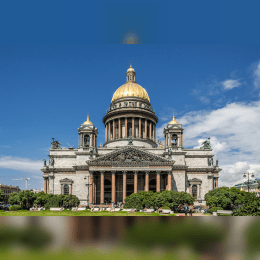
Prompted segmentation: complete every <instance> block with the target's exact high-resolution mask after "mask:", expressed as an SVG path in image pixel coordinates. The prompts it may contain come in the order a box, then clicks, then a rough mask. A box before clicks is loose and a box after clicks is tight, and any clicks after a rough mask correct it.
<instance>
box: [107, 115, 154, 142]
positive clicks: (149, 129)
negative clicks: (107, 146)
mask: <svg viewBox="0 0 260 260" xmlns="http://www.w3.org/2000/svg"><path fill="white" fill-rule="evenodd" d="M130 136H132V137H135V138H144V139H148V138H149V139H152V140H155V137H156V125H155V123H154V122H153V121H151V120H148V119H143V118H140V117H122V118H117V119H113V120H111V121H108V122H107V123H106V130H105V142H108V141H110V140H114V139H120V138H127V137H130Z"/></svg>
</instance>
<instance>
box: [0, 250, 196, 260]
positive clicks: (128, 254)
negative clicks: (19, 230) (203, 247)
mask: <svg viewBox="0 0 260 260" xmlns="http://www.w3.org/2000/svg"><path fill="white" fill-rule="evenodd" d="M1 259H12V260H16V259H17V260H22V259H26V260H35V259H39V260H41V259H42V260H45V259H49V260H66V259H73V260H82V259H93V260H96V259H97V260H100V259H144V260H145V259H147V260H153V259H154V260H157V259H165V260H168V259H173V260H174V259H180V260H182V259H192V260H196V259H201V255H200V254H198V253H195V252H189V250H186V251H184V252H183V251H181V252H178V251H176V252H167V251H162V252H156V251H152V252H151V250H133V249H129V248H122V247H118V248H113V249H112V250H109V251H107V250H97V249H88V250H87V251H74V252H72V251H68V250H63V252H46V251H44V252H41V251H39V252H32V251H28V252H19V253H17V252H15V251H14V252H2V253H1Z"/></svg>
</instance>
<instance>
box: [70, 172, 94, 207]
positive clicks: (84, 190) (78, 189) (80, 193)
mask: <svg viewBox="0 0 260 260" xmlns="http://www.w3.org/2000/svg"><path fill="white" fill-rule="evenodd" d="M89 176H90V174H89V171H76V178H75V182H74V186H75V188H74V192H75V193H73V192H72V194H73V195H76V196H77V197H78V198H79V200H81V202H80V204H87V195H88V187H87V186H86V185H85V184H86V183H88V182H89V178H88V177H89ZM85 177H86V180H85V179H84V178H85ZM72 191H73V188H72Z"/></svg>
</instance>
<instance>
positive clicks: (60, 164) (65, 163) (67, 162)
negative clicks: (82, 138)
mask: <svg viewBox="0 0 260 260" xmlns="http://www.w3.org/2000/svg"><path fill="white" fill-rule="evenodd" d="M75 163H76V158H66V157H65V158H54V167H55V168H71V167H72V165H75Z"/></svg>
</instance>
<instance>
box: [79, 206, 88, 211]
mask: <svg viewBox="0 0 260 260" xmlns="http://www.w3.org/2000/svg"><path fill="white" fill-rule="evenodd" d="M86 209H87V208H86V207H82V208H78V211H81V210H86Z"/></svg>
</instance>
